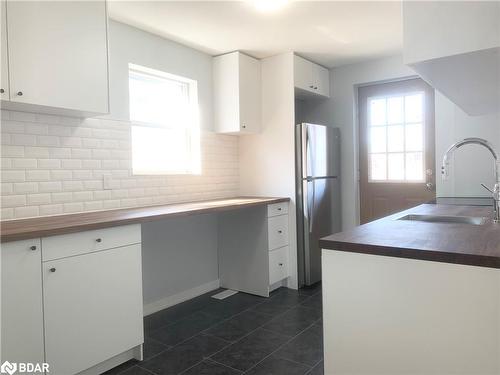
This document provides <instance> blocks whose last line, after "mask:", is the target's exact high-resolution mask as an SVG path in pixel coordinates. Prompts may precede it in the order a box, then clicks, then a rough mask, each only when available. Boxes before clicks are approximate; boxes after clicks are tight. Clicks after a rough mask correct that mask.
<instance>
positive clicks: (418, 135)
mask: <svg viewBox="0 0 500 375" xmlns="http://www.w3.org/2000/svg"><path fill="white" fill-rule="evenodd" d="M423 138H424V132H423V127H422V124H411V125H406V151H423V144H424V139H423Z"/></svg>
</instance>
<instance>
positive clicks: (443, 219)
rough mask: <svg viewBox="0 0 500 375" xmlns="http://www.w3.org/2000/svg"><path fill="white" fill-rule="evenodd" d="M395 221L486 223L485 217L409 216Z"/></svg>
mask: <svg viewBox="0 0 500 375" xmlns="http://www.w3.org/2000/svg"><path fill="white" fill-rule="evenodd" d="M397 220H410V221H426V222H429V223H450V224H457V223H458V224H471V225H483V224H484V223H486V220H487V218H485V217H474V216H440V215H419V214H409V215H405V216H402V217H400V218H398V219H397Z"/></svg>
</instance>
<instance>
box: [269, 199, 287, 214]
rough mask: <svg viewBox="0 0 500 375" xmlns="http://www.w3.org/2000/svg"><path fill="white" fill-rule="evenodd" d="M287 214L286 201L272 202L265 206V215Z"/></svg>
mask: <svg viewBox="0 0 500 375" xmlns="http://www.w3.org/2000/svg"><path fill="white" fill-rule="evenodd" d="M286 214H288V202H281V203H273V204H269V205H268V206H267V217H272V216H278V215H286Z"/></svg>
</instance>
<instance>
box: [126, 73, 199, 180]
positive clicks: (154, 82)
mask: <svg viewBox="0 0 500 375" xmlns="http://www.w3.org/2000/svg"><path fill="white" fill-rule="evenodd" d="M197 91H198V90H197V82H196V81H194V80H191V79H187V78H184V77H179V76H175V75H172V74H168V73H164V72H160V71H157V70H153V69H149V68H144V67H141V66H137V65H132V64H129V98H130V120H131V121H132V173H133V174H135V175H146V174H148V175H151V174H199V173H200V135H199V123H198V92H197Z"/></svg>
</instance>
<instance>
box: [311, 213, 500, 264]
mask: <svg viewBox="0 0 500 375" xmlns="http://www.w3.org/2000/svg"><path fill="white" fill-rule="evenodd" d="M492 211H493V208H492V207H484V206H483V207H481V206H453V205H446V204H422V205H420V206H417V207H415V208H411V209H409V210H406V211H402V212H399V213H397V214H394V215H391V216H387V217H385V218H382V219H379V220H375V221H372V222H370V223H367V224H364V225H361V226H358V227H356V228H353V229H351V230H348V231H345V232H341V233H337V234H334V235H331V236H328V237H324V238H322V239H321V240H320V246H321V247H322V248H323V249H331V250H340V251H349V252H355V253H364V254H374V255H384V256H392V257H401V258H411V259H420V260H428V261H435V262H445V263H456V264H466V265H472V266H481V267H491V268H500V223H499V224H495V223H493V221H492V219H491V217H492ZM413 213H415V214H422V215H445V216H448V215H453V216H479V217H488V221H487V222H486V223H485V224H484V225H470V224H451V223H435V222H434V223H429V222H420V221H406V220H396V219H397V218H400V217H402V216H404V215H407V214H413Z"/></svg>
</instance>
